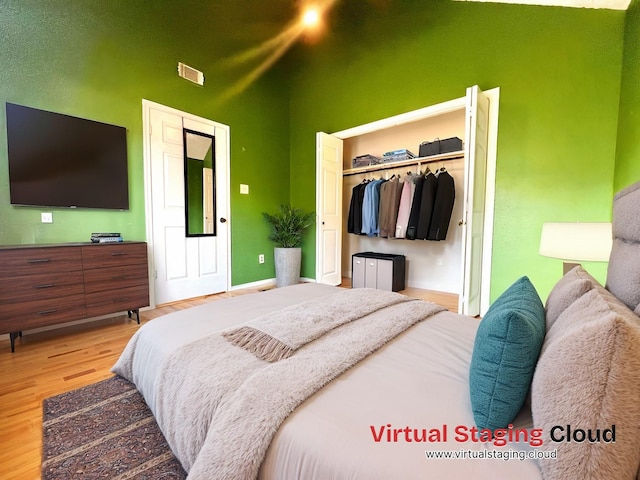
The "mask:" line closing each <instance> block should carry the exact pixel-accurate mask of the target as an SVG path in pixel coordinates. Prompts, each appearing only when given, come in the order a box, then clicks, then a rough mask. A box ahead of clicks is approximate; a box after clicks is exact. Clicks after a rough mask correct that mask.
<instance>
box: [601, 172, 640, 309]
mask: <svg viewBox="0 0 640 480" xmlns="http://www.w3.org/2000/svg"><path fill="white" fill-rule="evenodd" d="M606 288H607V290H609V291H610V292H611V293H613V294H614V295H615V296H616V297H618V299H620V300H621V301H622V302H624V303H625V304H626V305H627V306H628V307H629V308H630V309H631V310H633V311H634V312H635V313H636V315H640V182H638V183H635V184H633V185H631V186H629V187H627V188H625V189H624V190H621V191H620V192H618V193H617V194H616V195H615V196H614V197H613V248H612V249H611V256H610V258H609V267H608V270H607V283H606Z"/></svg>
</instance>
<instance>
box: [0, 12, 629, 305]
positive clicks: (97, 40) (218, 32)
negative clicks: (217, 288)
mask: <svg viewBox="0 0 640 480" xmlns="http://www.w3.org/2000/svg"><path fill="white" fill-rule="evenodd" d="M294 14H295V11H294V6H293V5H292V2H287V1H284V0H278V1H274V2H251V12H250V13H248V12H247V7H246V3H245V2H233V1H231V0H221V1H217V2H201V1H198V0H176V1H173V2H130V1H125V0H110V1H109V2H104V1H100V0H84V1H80V0H50V1H47V2H40V1H38V0H4V1H2V2H0V41H1V43H2V46H3V48H2V51H0V61H1V63H2V65H3V68H2V69H0V100H1V101H2V102H4V101H10V102H14V103H20V104H25V105H30V106H34V107H37V108H42V109H46V110H52V111H57V112H62V113H68V114H72V115H77V116H81V117H85V118H91V119H95V120H100V121H103V122H108V123H114V124H117V125H122V126H125V127H126V128H127V130H128V142H129V172H130V174H129V175H130V178H129V180H130V198H131V209H130V210H129V211H126V212H110V211H98V210H65V209H46V210H47V211H49V210H51V211H53V213H54V223H53V224H52V225H43V224H42V223H40V212H41V211H42V210H41V209H35V208H25V207H22V208H21V207H12V206H10V205H9V193H8V178H7V165H6V163H7V162H6V137H5V133H4V132H5V119H4V108H2V109H1V113H0V244H12V243H48V242H70V241H84V240H86V239H87V238H88V237H89V234H90V233H91V232H93V231H120V232H122V233H123V234H124V236H125V238H127V239H131V240H143V239H145V215H144V181H143V163H142V112H141V101H142V99H143V98H146V99H149V100H152V101H155V102H158V103H162V104H165V105H168V106H170V107H174V108H178V109H181V110H184V111H188V112H191V113H193V114H195V115H200V116H203V117H207V118H211V119H213V120H216V121H218V122H222V123H225V124H227V125H230V127H231V173H230V182H231V192H230V196H231V215H230V220H231V238H232V256H233V264H232V283H233V284H234V285H238V284H243V283H247V282H253V281H258V280H261V279H265V278H271V277H273V274H274V271H273V257H272V254H271V252H272V248H273V245H272V243H271V242H269V241H268V240H267V236H268V226H267V225H266V224H265V222H264V221H263V219H262V216H261V212H263V211H275V210H276V208H277V206H278V205H279V204H280V203H285V202H287V201H291V202H292V203H293V204H294V205H296V206H299V207H302V208H305V209H308V210H313V209H314V208H315V132H317V131H327V132H332V131H337V130H341V129H344V128H348V127H351V126H355V125H359V124H362V123H364V122H369V121H372V120H377V119H380V118H384V117H387V116H389V115H393V114H397V113H401V112H405V111H409V110H413V109H416V108H420V107H423V106H426V105H431V104H434V103H438V102H441V101H444V100H449V99H452V98H457V97H460V96H462V95H464V92H465V88H466V87H468V86H471V85H473V84H478V85H480V87H481V88H483V89H490V88H493V87H500V88H501V100H500V125H499V140H498V164H497V191H496V219H495V225H494V227H495V242H494V262H493V271H492V297H493V298H495V297H496V296H497V294H499V293H500V292H501V291H502V290H504V289H505V288H506V286H508V284H509V283H510V282H511V281H513V280H514V279H515V278H517V277H518V276H520V275H524V274H526V275H529V276H530V277H531V278H532V280H533V281H534V283H535V285H536V287H538V290H539V291H540V293H541V295H542V296H545V295H546V293H547V292H548V291H549V289H550V288H551V285H552V284H553V282H554V280H555V278H557V277H558V276H559V274H560V273H559V272H560V262H559V261H556V260H552V259H547V258H544V257H540V256H539V255H538V253H537V250H538V241H539V235H540V229H541V225H542V222H543V221H605V220H609V218H610V208H611V195H612V193H613V192H614V191H615V190H617V189H618V188H621V187H622V186H625V185H627V184H629V183H632V182H633V181H635V180H637V179H638V177H639V176H640V171H639V168H640V167H639V166H638V165H639V164H640V162H638V161H637V159H638V157H639V155H640V153H639V150H640V147H639V144H638V142H637V138H638V133H639V132H638V128H640V127H638V125H639V124H640V122H638V120H637V110H638V109H637V105H638V103H640V89H639V88H638V86H637V82H636V79H637V77H638V73H639V70H640V66H639V64H640V61H639V53H638V49H637V45H638V41H639V40H640V18H639V16H640V14H639V8H638V3H637V1H635V2H634V4H633V5H632V7H631V9H630V11H629V13H628V15H627V19H626V23H625V12H619V11H607V10H589V9H564V8H549V7H535V6H514V5H503V4H475V3H473V4H470V3H466V2H450V1H445V0H434V1H429V2H425V1H419V0H407V1H402V2H373V1H371V2H369V1H362V2H346V1H345V2H338V3H337V4H336V6H335V7H334V9H333V11H332V12H331V13H330V16H329V19H328V28H327V31H326V32H325V35H324V36H323V37H322V38H320V39H318V40H317V41H316V42H309V41H302V42H300V43H299V44H298V45H296V46H295V47H294V49H293V51H292V52H291V53H290V54H289V55H288V56H287V57H285V59H284V60H283V61H280V62H279V63H277V64H276V65H275V66H274V67H273V68H271V69H270V70H269V71H268V72H267V73H266V74H265V75H264V76H262V77H261V78H260V79H259V80H257V81H256V82H255V83H253V84H251V85H250V86H249V87H248V88H247V89H246V90H244V91H242V93H240V94H238V95H235V96H233V97H230V98H226V97H225V98H226V99H224V100H223V99H222V98H223V97H224V94H225V92H226V91H227V89H228V88H229V87H230V86H233V85H238V83H239V81H240V80H241V79H242V78H243V77H244V76H245V75H246V74H247V73H248V72H249V71H250V69H251V68H253V66H255V62H254V63H253V64H251V63H246V64H242V65H240V66H234V65H231V64H230V63H229V62H227V59H229V58H230V56H232V55H235V54H237V53H238V52H242V51H246V50H247V49H250V48H253V47H255V46H256V45H259V44H261V42H264V41H265V39H268V38H270V37H272V36H273V35H275V34H277V33H278V31H279V29H280V28H282V25H284V24H285V23H286V22H287V21H288V20H289V19H290V18H292V17H293V15H294ZM238 25H242V28H238ZM625 35H626V42H625V39H624V36H625ZM623 54H624V60H623ZM178 61H183V62H185V63H187V64H189V65H192V66H194V67H196V68H199V69H201V70H203V71H204V72H205V76H206V84H205V87H204V88H202V87H198V86H195V85H193V84H191V83H189V82H187V81H185V80H182V79H180V78H178V77H177V75H176V71H175V69H176V64H177V62H178ZM621 72H623V73H621ZM621 80H622V83H621ZM621 85H622V87H621ZM618 105H620V118H619V124H618V108H619V107H618ZM618 126H619V128H618ZM616 140H617V144H618V145H617V151H616ZM614 176H615V180H614ZM240 184H248V185H249V186H250V194H249V195H240V193H239V185H240ZM314 243H315V242H314V235H313V232H309V234H308V235H307V237H306V239H305V246H304V249H303V252H304V253H303V262H304V263H303V272H302V274H303V275H304V276H309V277H313V276H314V271H315V267H314V255H315V251H314V249H315V245H314ZM261 253H264V254H265V255H266V260H267V261H266V263H265V264H264V265H258V262H257V256H258V254H261ZM587 268H588V269H589V270H590V271H592V273H594V274H595V275H596V276H597V277H599V278H600V279H603V278H604V266H603V265H599V264H589V265H587Z"/></svg>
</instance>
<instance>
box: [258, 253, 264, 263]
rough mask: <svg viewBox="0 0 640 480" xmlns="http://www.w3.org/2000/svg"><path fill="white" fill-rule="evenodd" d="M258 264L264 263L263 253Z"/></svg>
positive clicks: (259, 256)
mask: <svg viewBox="0 0 640 480" xmlns="http://www.w3.org/2000/svg"><path fill="white" fill-rule="evenodd" d="M258 263H264V255H263V254H262V253H261V254H260V255H258Z"/></svg>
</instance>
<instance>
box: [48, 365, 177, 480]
mask: <svg viewBox="0 0 640 480" xmlns="http://www.w3.org/2000/svg"><path fill="white" fill-rule="evenodd" d="M42 428H43V442H42V443H43V446H42V478H43V480H54V479H56V480H57V479H65V480H68V479H73V478H83V479H94V478H96V479H97V478H102V479H109V480H123V479H131V478H135V479H149V480H151V479H154V480H155V479H160V478H161V479H184V478H186V476H187V475H186V473H185V472H184V470H183V469H182V466H181V465H180V463H179V462H178V461H177V460H176V458H175V457H174V456H173V454H172V453H171V450H170V449H169V446H168V445H167V442H166V441H165V439H164V437H163V435H162V432H160V429H159V428H158V425H157V424H156V421H155V419H154V418H153V415H152V414H151V411H150V410H149V408H148V407H147V404H146V403H145V402H144V399H143V398H142V395H140V393H139V392H138V391H137V390H136V388H135V387H134V386H133V384H131V383H129V382H128V381H126V380H124V379H123V378H121V377H118V376H116V377H113V378H110V379H108V380H103V381H101V382H98V383H94V384H93V385H89V386H87V387H83V388H80V389H78V390H73V391H71V392H68V393H63V394H62V395H58V396H56V397H51V398H47V399H45V400H44V402H43V426H42Z"/></svg>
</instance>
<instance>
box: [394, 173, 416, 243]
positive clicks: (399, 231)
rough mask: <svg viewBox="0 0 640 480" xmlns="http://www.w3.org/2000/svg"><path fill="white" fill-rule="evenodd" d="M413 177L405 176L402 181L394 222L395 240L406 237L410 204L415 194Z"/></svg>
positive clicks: (410, 175)
mask: <svg viewBox="0 0 640 480" xmlns="http://www.w3.org/2000/svg"><path fill="white" fill-rule="evenodd" d="M413 180H414V176H413V174H411V173H408V174H407V175H405V177H404V178H403V180H402V191H401V193H400V204H399V205H398V216H397V220H396V234H395V237H396V238H405V237H406V236H407V225H408V224H409V214H410V213H411V202H412V201H413V194H414V192H415V184H414V183H413Z"/></svg>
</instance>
